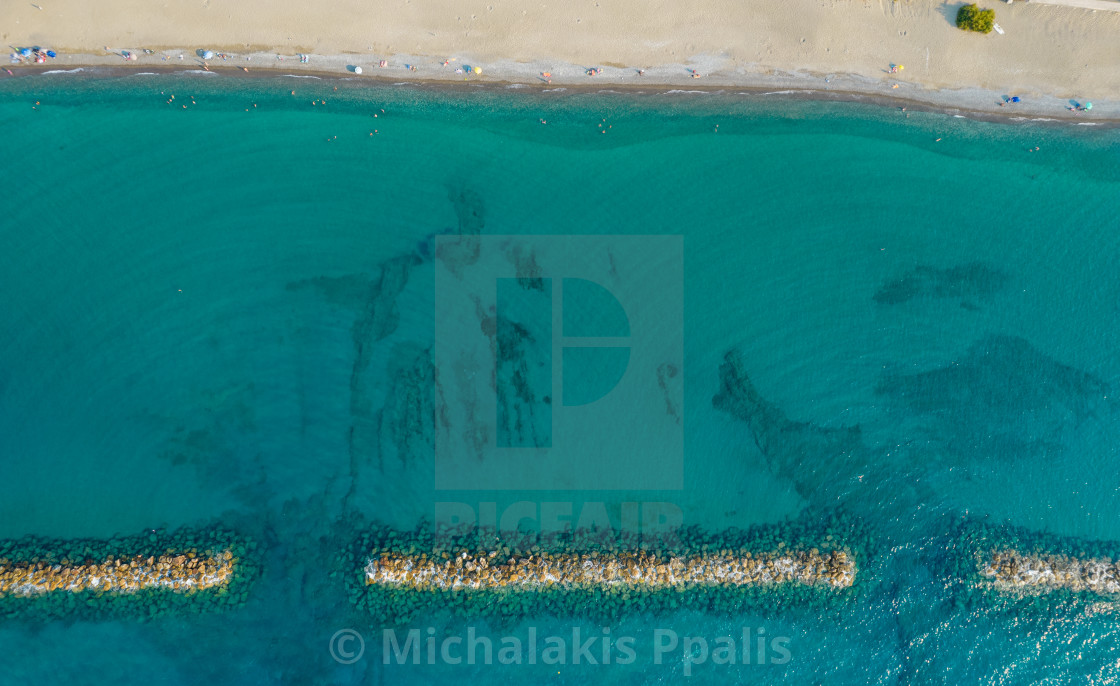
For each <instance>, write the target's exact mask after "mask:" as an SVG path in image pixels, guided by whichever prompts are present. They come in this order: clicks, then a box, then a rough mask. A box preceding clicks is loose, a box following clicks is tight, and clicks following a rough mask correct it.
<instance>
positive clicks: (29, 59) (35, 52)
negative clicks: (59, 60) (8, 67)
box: [8, 45, 58, 73]
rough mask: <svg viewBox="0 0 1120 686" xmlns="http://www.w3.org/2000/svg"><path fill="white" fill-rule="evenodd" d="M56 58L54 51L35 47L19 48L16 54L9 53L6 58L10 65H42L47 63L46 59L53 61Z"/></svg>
mask: <svg viewBox="0 0 1120 686" xmlns="http://www.w3.org/2000/svg"><path fill="white" fill-rule="evenodd" d="M57 56H58V55H57V54H56V53H55V51H54V50H45V49H43V48H40V47H39V46H38V45H36V46H35V47H33V48H20V49H19V50H18V51H17V52H13V53H11V54H10V55H9V56H8V57H9V61H10V62H11V63H12V64H24V63H33V64H43V63H44V62H46V61H47V58H50V59H54V58H55V57H57ZM9 73H10V72H9Z"/></svg>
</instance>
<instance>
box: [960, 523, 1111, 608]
mask: <svg viewBox="0 0 1120 686" xmlns="http://www.w3.org/2000/svg"><path fill="white" fill-rule="evenodd" d="M955 541H956V542H955V544H954V547H955V549H956V555H954V556H953V558H952V559H953V560H954V569H953V574H954V575H955V576H956V577H957V578H958V580H959V583H961V584H962V586H963V593H962V598H963V601H964V602H966V603H970V604H974V603H979V604H982V605H993V606H999V607H1014V608H1022V607H1027V606H1029V607H1040V608H1041V607H1045V606H1048V605H1053V604H1055V603H1064V602H1073V603H1077V602H1089V603H1097V602H1102V601H1103V602H1109V603H1116V602H1120V564H1118V561H1120V542H1116V541H1094V540H1089V539H1083V538H1077V537H1073V536H1056V535H1054V534H1049V533H1045V532H1039V531H1032V530H1030V529H1025V528H1022V527H1015V526H1011V525H1008V524H993V523H989V522H985V521H968V520H963V521H962V522H960V524H959V525H958V528H957V532H956V535H955Z"/></svg>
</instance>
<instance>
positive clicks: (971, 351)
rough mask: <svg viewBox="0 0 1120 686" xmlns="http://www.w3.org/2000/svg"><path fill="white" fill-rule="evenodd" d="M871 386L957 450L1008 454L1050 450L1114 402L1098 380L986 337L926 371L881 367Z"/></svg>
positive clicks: (1008, 339) (1009, 340) (1006, 339)
mask: <svg viewBox="0 0 1120 686" xmlns="http://www.w3.org/2000/svg"><path fill="white" fill-rule="evenodd" d="M875 390H876V392H877V393H878V394H880V395H883V396H886V397H888V398H890V399H891V401H892V402H893V403H894V404H895V405H896V406H899V407H903V408H905V409H907V410H909V411H910V412H912V413H916V414H918V415H921V416H924V417H925V418H927V419H928V420H929V421H930V422H931V423H932V424H931V427H930V428H931V430H932V433H933V435H932V438H933V440H935V441H937V442H938V443H939V444H940V445H941V446H942V447H943V448H945V449H947V450H949V451H952V452H954V453H958V454H963V455H968V454H981V453H982V454H986V455H992V456H1004V457H1013V456H1015V455H1017V454H1021V453H1022V452H1024V451H1030V450H1037V449H1040V448H1042V447H1047V448H1049V449H1054V448H1056V447H1059V446H1060V445H1061V444H1062V442H1063V440H1062V439H1063V432H1065V431H1069V430H1073V429H1076V428H1077V427H1078V425H1079V424H1080V423H1081V422H1083V421H1085V420H1087V419H1090V418H1094V417H1096V418H1101V417H1107V416H1109V415H1110V414H1111V412H1112V410H1113V407H1114V405H1115V401H1114V400H1112V399H1111V398H1110V396H1111V389H1110V388H1109V385H1108V384H1107V383H1105V382H1104V381H1103V380H1101V379H1100V378H1098V377H1096V376H1094V375H1092V374H1088V373H1086V372H1083V371H1081V370H1079V369H1075V368H1074V367H1070V366H1068V365H1065V364H1062V363H1060V362H1058V361H1056V360H1054V359H1053V358H1051V357H1049V356H1047V355H1045V354H1043V353H1041V352H1040V351H1039V350H1037V349H1036V348H1035V347H1034V346H1032V345H1031V344H1030V343H1029V342H1027V341H1026V340H1024V339H1022V338H1019V337H1017V336H1000V335H992V336H987V337H986V338H983V339H981V340H979V341H977V342H976V343H974V344H973V345H971V346H970V347H969V348H968V350H967V351H965V353H964V355H962V356H961V357H960V358H959V359H957V360H954V361H952V362H950V363H949V364H948V365H946V366H944V367H940V368H937V369H933V370H930V371H926V372H919V373H916V374H898V373H889V372H888V373H886V374H884V376H883V378H882V379H881V380H880V382H879V383H878V384H877V386H876V389H875Z"/></svg>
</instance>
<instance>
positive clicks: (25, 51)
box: [19, 48, 31, 57]
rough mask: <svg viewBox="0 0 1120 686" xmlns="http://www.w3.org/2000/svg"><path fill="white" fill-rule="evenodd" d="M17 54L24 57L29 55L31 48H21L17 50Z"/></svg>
mask: <svg viewBox="0 0 1120 686" xmlns="http://www.w3.org/2000/svg"><path fill="white" fill-rule="evenodd" d="M19 54H21V55H23V56H24V57H31V48H23V49H21V50H20V51H19Z"/></svg>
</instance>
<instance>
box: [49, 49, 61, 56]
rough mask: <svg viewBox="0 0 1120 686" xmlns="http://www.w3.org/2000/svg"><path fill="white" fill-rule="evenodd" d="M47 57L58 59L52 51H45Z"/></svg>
mask: <svg viewBox="0 0 1120 686" xmlns="http://www.w3.org/2000/svg"><path fill="white" fill-rule="evenodd" d="M47 57H58V55H56V54H55V52H54V50H47Z"/></svg>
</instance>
